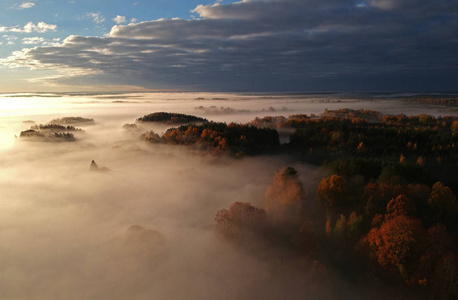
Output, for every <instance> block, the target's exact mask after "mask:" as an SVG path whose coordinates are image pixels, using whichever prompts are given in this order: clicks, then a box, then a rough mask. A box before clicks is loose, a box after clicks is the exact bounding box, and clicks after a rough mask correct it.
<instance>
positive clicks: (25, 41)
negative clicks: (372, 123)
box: [22, 37, 45, 45]
mask: <svg viewBox="0 0 458 300" xmlns="http://www.w3.org/2000/svg"><path fill="white" fill-rule="evenodd" d="M44 41H45V39H44V38H42V37H27V38H23V39H22V43H23V44H25V45H36V44H41V43H43V42H44Z"/></svg>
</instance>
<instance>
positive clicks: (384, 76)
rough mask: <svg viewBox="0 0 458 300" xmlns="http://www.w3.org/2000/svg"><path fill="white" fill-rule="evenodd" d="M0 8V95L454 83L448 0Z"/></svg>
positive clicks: (453, 24) (452, 9)
mask: <svg viewBox="0 0 458 300" xmlns="http://www.w3.org/2000/svg"><path fill="white" fill-rule="evenodd" d="M0 4H1V5H2V6H3V7H2V8H3V9H1V10H0V92H64V91H124V90H125V91H149V90H151V91H155V90H173V91H228V92H245V91H252V92H255V91H260V92H264V91H415V92H452V91H457V90H458V88H457V87H456V86H457V83H458V1H456V0H366V1H361V0H359V1H353V0H326V1H323V0H243V1H209V0H148V1H146V0H111V1H108V0H104V1H94V0H91V1H89V0H73V1H68V0H59V1H57V0H25V1H18V0H1V1H0Z"/></svg>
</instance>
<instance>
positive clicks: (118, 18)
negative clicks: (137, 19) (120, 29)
mask: <svg viewBox="0 0 458 300" xmlns="http://www.w3.org/2000/svg"><path fill="white" fill-rule="evenodd" d="M113 21H114V22H115V23H116V24H121V23H125V22H126V17H123V16H120V15H117V16H116V17H115V18H113Z"/></svg>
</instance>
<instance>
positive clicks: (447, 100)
mask: <svg viewBox="0 0 458 300" xmlns="http://www.w3.org/2000/svg"><path fill="white" fill-rule="evenodd" d="M401 101H405V102H411V103H416V104H428V105H443V106H451V107H458V98H457V97H431V96H416V97H411V98H404V99H401Z"/></svg>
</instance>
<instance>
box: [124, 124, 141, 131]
mask: <svg viewBox="0 0 458 300" xmlns="http://www.w3.org/2000/svg"><path fill="white" fill-rule="evenodd" d="M122 129H125V130H136V129H138V126H137V124H124V125H123V126H122Z"/></svg>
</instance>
